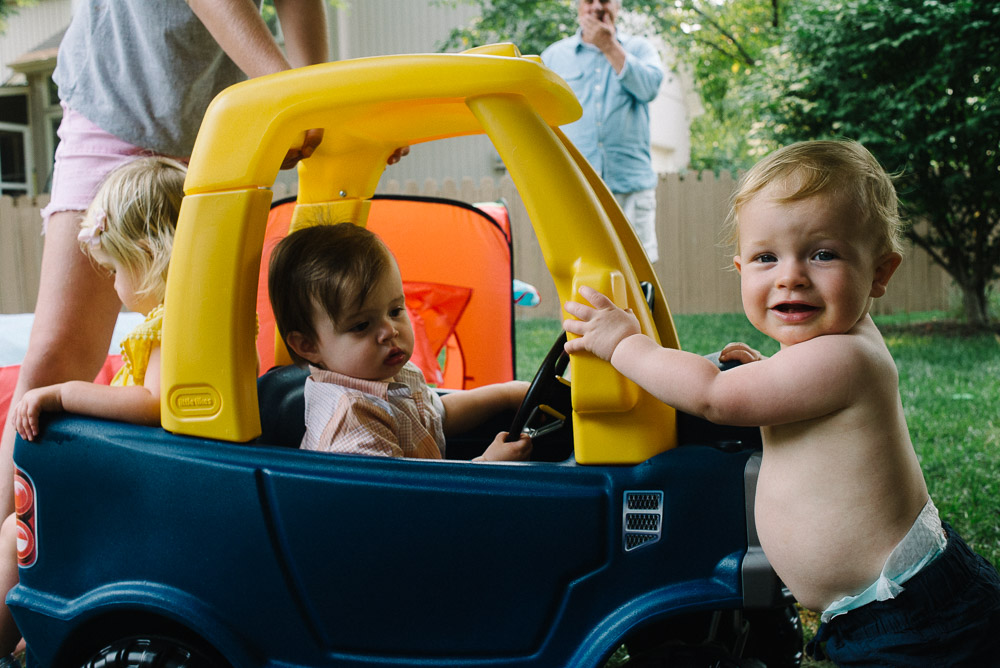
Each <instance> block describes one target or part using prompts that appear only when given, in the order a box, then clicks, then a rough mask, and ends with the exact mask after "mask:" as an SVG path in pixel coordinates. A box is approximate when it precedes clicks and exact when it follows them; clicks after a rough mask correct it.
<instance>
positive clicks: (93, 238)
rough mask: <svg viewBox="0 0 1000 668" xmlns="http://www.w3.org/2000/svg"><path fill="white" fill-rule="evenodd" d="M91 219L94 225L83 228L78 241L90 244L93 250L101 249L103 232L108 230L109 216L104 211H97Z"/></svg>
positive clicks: (77, 237)
mask: <svg viewBox="0 0 1000 668" xmlns="http://www.w3.org/2000/svg"><path fill="white" fill-rule="evenodd" d="M91 219H92V220H93V223H94V224H93V225H86V226H84V227H81V228H80V233H79V234H77V235H76V239H77V241H79V242H80V243H84V244H89V245H90V246H91V247H92V248H100V246H101V232H104V231H105V230H107V225H106V223H107V219H108V215H107V214H106V213H104V209H97V210H95V211H94V212H93V214H92V215H91Z"/></svg>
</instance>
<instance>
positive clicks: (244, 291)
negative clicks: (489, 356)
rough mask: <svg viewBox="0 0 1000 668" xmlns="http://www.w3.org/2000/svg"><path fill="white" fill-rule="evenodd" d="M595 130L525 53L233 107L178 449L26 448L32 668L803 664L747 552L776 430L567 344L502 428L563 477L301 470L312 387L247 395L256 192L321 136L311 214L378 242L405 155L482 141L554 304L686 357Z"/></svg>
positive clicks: (463, 468)
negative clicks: (382, 208) (392, 160)
mask: <svg viewBox="0 0 1000 668" xmlns="http://www.w3.org/2000/svg"><path fill="white" fill-rule="evenodd" d="M578 115H579V105H578V103H577V102H576V100H575V98H574V97H573V95H572V92H571V91H570V89H569V88H568V86H566V84H565V82H563V81H562V80H561V79H559V77H557V76H556V75H555V74H553V73H552V72H550V71H549V70H547V69H546V68H544V67H543V66H542V65H541V63H540V61H538V59H537V58H533V57H522V56H520V55H519V54H518V53H517V52H516V49H514V48H513V47H511V46H494V47H489V48H486V49H482V50H476V51H474V52H468V53H465V54H437V55H427V56H405V57H403V56H400V57H396V56H388V57H381V58H372V59H363V60H359V61H346V62H342V63H332V64H328V65H320V66H315V67H311V68H305V69H303V70H295V71H292V72H288V73H284V74H281V75H274V76H272V77H264V78H261V79H257V80H253V81H249V82H246V83H243V84H239V85H237V86H234V87H233V88H231V89H229V90H227V91H225V92H223V93H222V95H220V96H219V98H218V99H217V100H216V102H215V103H214V104H213V106H212V108H211V109H210V110H209V113H208V115H207V116H206V119H205V122H204V124H203V126H202V131H201V133H200V134H199V138H198V143H197V145H196V147H195V152H194V155H193V156H192V162H191V168H190V171H189V175H188V180H187V183H186V189H185V190H186V197H185V201H184V205H183V207H182V211H181V219H180V223H179V226H178V236H177V241H176V246H175V251H174V259H173V264H172V265H171V273H170V280H169V283H168V288H167V299H166V309H167V314H166V316H165V330H164V339H163V346H162V357H163V392H162V395H163V401H164V404H163V410H162V414H163V428H153V427H142V426H135V425H129V424H122V423H115V422H108V421H102V420H96V419H90V418H84V417H78V416H72V415H57V416H54V417H52V418H51V419H49V420H48V422H47V423H46V424H45V426H44V429H43V432H42V434H41V437H40V438H39V439H37V440H36V441H33V442H30V443H29V442H25V441H22V440H18V442H17V445H16V450H15V455H14V458H15V465H16V468H17V475H16V481H15V483H16V484H15V488H16V492H17V510H18V515H19V522H20V524H19V528H20V530H21V535H20V539H21V540H20V543H19V545H20V548H21V550H20V557H21V570H20V584H19V585H18V586H17V587H15V588H14V589H13V590H12V591H11V593H10V594H9V596H8V603H9V605H10V607H11V609H12V611H13V613H14V615H15V619H16V621H17V624H18V627H19V628H20V630H21V631H22V633H23V635H24V637H25V639H26V641H27V646H28V660H29V663H30V665H32V666H39V667H41V668H47V667H50V666H58V667H71V666H72V667H76V666H88V667H92V668H98V667H100V668H123V667H126V666H172V667H180V666H189V667H194V668H204V667H209V668H219V667H225V666H232V667H234V668H257V667H261V668H262V667H264V666H270V667H275V668H277V667H279V666H280V667H292V666H303V667H304V666H315V667H319V666H350V667H357V668H361V667H366V668H370V667H375V666H380V667H390V666H392V667H399V666H454V667H459V666H461V667H462V668H472V667H476V666H483V667H486V666H517V667H524V668H528V667H538V668H555V667H559V666H565V667H577V666H580V667H585V666H586V667H589V666H594V667H597V666H602V665H605V663H606V662H608V660H609V657H611V656H612V654H615V661H616V665H628V666H661V665H662V666H666V665H670V666H760V665H767V666H797V665H798V664H799V660H800V659H799V657H800V652H801V645H802V637H801V629H800V626H799V625H798V617H797V614H796V611H795V608H794V606H793V601H792V600H791V599H790V597H789V595H788V593H787V591H786V590H784V589H783V587H782V586H781V583H780V582H779V581H778V579H777V578H776V576H775V575H774V572H773V571H772V570H771V568H770V565H769V564H768V563H767V560H766V558H765V557H764V555H763V553H762V551H761V550H760V547H759V544H758V542H757V538H756V533H755V530H754V513H753V502H754V491H755V482H756V479H757V470H758V465H759V461H760V455H759V434H758V433H757V431H756V430H746V429H731V428H725V427H719V426H716V425H711V424H709V423H707V422H704V421H702V420H698V419H694V418H691V417H689V416H685V415H682V414H678V413H675V412H674V411H673V410H672V409H670V408H669V407H666V406H663V405H662V404H659V402H656V401H655V400H653V399H652V398H651V397H648V395H645V393H643V392H642V391H641V390H639V389H638V388H637V387H636V386H634V385H632V384H631V383H629V382H628V381H626V380H624V379H623V378H621V377H620V376H618V374H617V373H616V372H615V371H614V370H613V369H612V368H611V367H610V365H607V364H605V363H603V362H599V361H598V360H595V359H586V358H583V357H582V356H581V358H579V359H578V358H577V357H576V356H574V358H573V359H572V360H567V359H566V358H565V356H564V355H562V354H561V348H562V342H561V341H557V342H556V343H555V344H554V345H553V348H552V351H551V352H550V354H549V356H548V357H547V358H546V360H545V361H544V362H543V364H542V367H541V369H540V370H539V372H538V375H537V376H536V378H535V380H534V382H533V383H532V386H531V389H530V390H529V392H528V396H527V397H526V399H525V404H524V406H522V410H520V411H518V415H517V416H514V417H513V418H512V422H511V423H507V424H504V425H503V428H504V429H507V428H510V429H511V430H515V431H516V430H519V429H520V428H521V426H522V425H524V424H525V423H527V427H526V428H527V429H530V430H532V431H533V432H534V433H535V434H536V437H535V451H536V453H538V455H539V459H540V460H544V461H533V462H528V463H505V464H472V463H469V462H467V461H457V460H460V459H463V458H469V457H472V456H474V455H476V454H479V453H478V452H477V451H476V448H479V449H480V450H481V449H482V448H483V447H485V445H486V444H487V443H488V442H489V441H490V440H491V438H492V436H493V434H495V433H496V431H497V428H496V427H497V425H487V426H485V427H484V428H483V431H482V433H476V434H469V435H466V436H465V437H463V439H461V440H455V441H450V442H449V443H448V453H449V457H451V458H452V460H449V461H414V460H397V459H390V458H380V457H361V456H350V455H331V454H324V453H315V452H306V451H301V450H298V449H297V445H298V439H299V438H301V434H302V430H303V429H304V426H303V424H302V423H303V413H302V410H303V409H302V385H303V379H304V377H305V376H304V372H303V371H301V370H299V369H297V368H295V367H292V366H283V367H278V368H275V369H274V370H272V371H270V372H268V373H267V374H265V375H264V376H262V377H261V378H260V380H259V381H256V374H255V373H254V368H253V367H254V357H253V308H254V294H255V286H256V284H257V266H258V263H259V257H260V248H261V239H262V237H263V225H264V219H265V218H266V215H267V205H268V204H269V201H270V193H269V192H268V191H267V190H266V187H267V186H268V185H270V184H271V183H273V181H274V176H275V174H276V172H277V169H278V165H279V164H280V162H281V159H280V158H281V156H282V155H283V153H284V148H283V147H287V146H288V145H290V144H291V143H292V141H294V138H295V136H296V134H297V133H300V132H302V131H303V130H305V129H307V128H313V127H324V128H325V129H326V134H325V139H324V142H323V144H322V145H321V147H320V150H318V151H317V153H316V154H315V155H314V156H313V157H312V158H310V159H309V160H307V161H305V162H304V163H303V165H302V166H300V191H299V200H298V201H299V208H303V209H309V208H310V207H312V208H315V207H320V208H322V207H329V208H331V209H334V210H335V212H336V216H335V217H334V219H344V216H348V217H349V219H351V220H354V221H355V222H358V223H359V224H364V222H365V217H364V216H365V211H366V205H365V203H366V202H367V201H368V200H369V199H370V198H371V196H372V193H373V191H374V188H375V185H376V183H377V181H378V175H379V173H380V171H381V169H382V166H383V165H384V163H385V158H386V156H388V155H389V153H391V152H392V150H393V149H394V148H395V147H396V146H401V145H406V144H415V143H418V142H421V141H429V140H431V139H435V138H439V137H442V136H451V135H458V134H468V133H470V132H486V133H487V134H488V135H489V136H490V137H491V138H492V140H493V142H494V145H495V146H496V147H497V150H498V152H499V153H500V154H501V156H502V157H503V158H504V160H505V162H506V164H507V166H508V169H509V170H510V172H511V175H512V177H513V178H514V181H515V184H517V186H518V188H519V190H520V192H521V194H522V197H523V199H524V201H525V204H526V207H527V210H528V213H529V215H530V217H531V219H532V223H533V225H534V228H535V231H536V234H537V236H538V238H539V243H540V244H541V246H542V249H543V254H544V255H545V257H546V262H547V264H548V266H549V268H550V270H551V271H552V274H553V278H554V279H555V281H556V285H557V289H558V290H559V292H560V296H561V297H563V298H565V297H568V296H569V295H570V294H572V293H573V291H574V290H575V289H576V288H577V287H578V285H580V284H582V283H586V284H588V285H593V286H595V287H598V288H599V289H602V291H604V292H605V293H607V294H612V295H613V296H614V298H615V299H616V301H618V302H619V303H622V304H628V305H630V306H632V308H633V310H634V311H636V312H637V314H638V316H639V317H640V320H641V322H642V326H643V328H644V331H647V332H648V333H651V335H655V336H656V338H657V339H658V340H660V341H661V342H662V343H663V344H664V345H674V346H676V345H677V342H676V334H675V333H674V330H673V323H672V321H671V318H670V313H669V309H668V308H667V305H666V304H665V303H664V302H663V299H662V293H661V291H660V290H659V284H658V281H657V279H656V276H655V274H654V273H653V270H652V268H651V266H650V265H649V262H648V260H647V259H646V257H645V254H644V253H643V251H642V248H641V246H640V244H639V242H638V241H637V239H636V238H635V236H634V234H633V233H632V232H631V228H630V227H629V225H628V223H627V222H626V221H625V219H624V216H622V214H621V211H620V210H619V209H618V207H617V205H616V204H615V203H614V200H613V198H612V197H611V195H610V193H608V191H607V189H606V187H604V185H603V183H602V182H601V181H600V179H599V178H598V177H596V175H594V173H593V171H592V170H591V169H590V168H589V166H588V165H587V164H586V161H584V160H583V159H582V158H581V157H580V156H579V154H578V153H577V152H576V151H575V149H574V148H573V147H572V145H571V144H570V143H569V142H568V141H566V140H565V137H564V136H563V135H562V133H561V132H559V130H558V126H559V125H562V124H564V123H566V122H570V121H572V120H574V118H575V117H577V116H578ZM221 147H224V150H220V148H221ZM220 156H221V157H220ZM190 218H198V224H197V225H192V223H191V222H190V220H189V219H190ZM294 224H295V222H294V219H293V226H294ZM195 228H197V230H198V235H197V236H195V235H194V232H193V230H194V229H195ZM255 260H256V261H257V262H255ZM206 340H210V341H211V342H212V343H211V345H204V341H206ZM220 342H221V343H220ZM623 646H624V649H622V648H623ZM626 652H627V657H626Z"/></svg>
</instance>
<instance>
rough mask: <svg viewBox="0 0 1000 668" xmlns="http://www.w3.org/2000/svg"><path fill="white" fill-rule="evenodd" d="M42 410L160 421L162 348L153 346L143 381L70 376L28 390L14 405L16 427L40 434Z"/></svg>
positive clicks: (26, 436) (140, 421)
mask: <svg viewBox="0 0 1000 668" xmlns="http://www.w3.org/2000/svg"><path fill="white" fill-rule="evenodd" d="M42 411H48V412H57V411H67V412H69V413H79V414H81V415H89V416H91V417H97V418H104V419H106V420H118V421H120V422H131V423H132V424H145V425H155V426H158V425H159V424H160V348H159V346H157V347H155V348H153V350H152V351H151V352H150V353H149V362H148V363H147V365H146V376H145V378H144V379H143V384H142V385H132V386H128V387H118V386H115V387H112V386H109V385H99V384H97V383H88V382H86V381H83V380H71V381H68V382H66V383H59V384H57V385H48V386H46V387H39V388H36V389H34V390H29V391H28V392H25V394H24V396H23V397H21V401H19V402H18V404H17V406H15V407H14V412H13V414H12V417H11V419H12V421H13V423H14V429H16V430H17V433H18V434H20V435H21V438H23V439H25V440H26V441H31V440H34V438H35V437H36V436H38V419H39V416H40V415H41V414H42Z"/></svg>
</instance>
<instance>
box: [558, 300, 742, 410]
mask: <svg viewBox="0 0 1000 668" xmlns="http://www.w3.org/2000/svg"><path fill="white" fill-rule="evenodd" d="M580 295H581V296H582V297H583V298H584V299H586V300H587V301H588V302H590V304H591V305H590V306H588V305H586V304H582V303H580V302H574V301H569V302H566V304H565V309H566V312H567V313H569V314H570V315H571V316H573V318H569V319H567V320H565V321H564V322H563V328H564V329H565V330H566V331H567V332H569V333H570V334H577V335H579V337H578V338H574V339H570V340H568V341H567V342H566V352H568V353H571V354H576V353H582V352H589V353H592V354H594V355H596V356H597V357H599V358H601V359H603V360H605V361H608V362H611V364H612V366H614V367H615V369H617V370H618V371H619V372H621V373H622V374H623V375H624V376H626V377H627V378H629V379H631V380H632V381H633V382H635V383H636V384H637V385H639V386H640V387H642V388H643V389H644V390H646V391H647V392H649V393H650V394H652V395H653V396H654V397H656V398H657V399H659V400H660V401H662V402H664V403H666V404H669V405H670V406H673V407H674V408H678V409H680V410H683V411H685V412H687V413H691V414H693V415H700V416H702V417H705V418H707V419H709V420H712V421H723V422H728V423H729V424H759V423H754V422H753V421H750V420H748V419H747V418H745V417H742V416H740V415H739V413H740V411H739V408H738V406H739V399H738V398H735V399H734V397H732V396H727V395H726V394H724V390H725V389H726V388H720V387H719V386H718V385H717V384H716V383H715V381H716V380H717V379H718V377H719V368H718V367H717V366H716V365H715V364H713V363H712V362H711V361H709V360H708V359H706V358H704V357H702V356H701V355H695V354H693V353H688V352H684V351H681V350H674V349H670V348H663V347H661V346H660V345H659V344H657V343H656V342H655V341H653V340H652V339H651V338H649V337H648V336H645V335H644V334H642V333H640V329H639V321H638V319H636V317H635V316H634V315H633V314H632V313H631V312H629V311H624V310H622V309H620V308H618V307H617V306H616V305H615V304H614V302H612V301H611V300H610V299H608V298H607V297H605V296H604V295H602V294H601V293H599V292H597V291H596V290H594V289H592V288H589V287H586V286H584V287H581V288H580ZM733 406H737V409H736V410H733V408H732V407H733ZM720 412H725V415H724V419H720Z"/></svg>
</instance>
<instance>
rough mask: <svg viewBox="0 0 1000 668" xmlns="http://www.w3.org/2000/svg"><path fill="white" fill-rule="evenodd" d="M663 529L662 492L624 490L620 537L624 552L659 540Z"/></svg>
mask: <svg viewBox="0 0 1000 668" xmlns="http://www.w3.org/2000/svg"><path fill="white" fill-rule="evenodd" d="M662 530H663V492H659V491H649V492H645V491H634V492H625V499H624V503H623V504H622V539H623V545H624V547H625V551H626V552H631V551H632V550H635V549H637V548H640V547H642V546H643V545H650V544H652V543H655V542H656V541H658V540H660V534H661V533H662Z"/></svg>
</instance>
